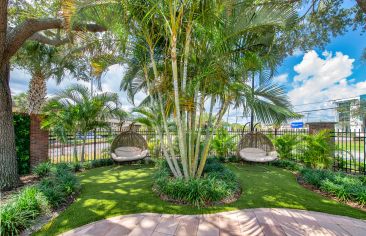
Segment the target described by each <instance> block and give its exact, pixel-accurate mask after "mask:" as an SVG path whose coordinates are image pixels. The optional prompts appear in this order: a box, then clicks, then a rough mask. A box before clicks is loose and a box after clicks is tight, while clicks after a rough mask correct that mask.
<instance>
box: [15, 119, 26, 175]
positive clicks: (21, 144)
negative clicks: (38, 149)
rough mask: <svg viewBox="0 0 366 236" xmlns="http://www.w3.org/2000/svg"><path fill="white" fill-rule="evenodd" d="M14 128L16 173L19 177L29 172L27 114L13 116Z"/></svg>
mask: <svg viewBox="0 0 366 236" xmlns="http://www.w3.org/2000/svg"><path fill="white" fill-rule="evenodd" d="M13 117H14V118H13V120H14V127H15V146H16V152H17V160H18V172H19V174H21V175H24V174H29V172H30V157H29V156H30V117H29V115H27V114H19V113H15V114H14V115H13Z"/></svg>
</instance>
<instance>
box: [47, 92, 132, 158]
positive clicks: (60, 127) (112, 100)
mask: <svg viewBox="0 0 366 236" xmlns="http://www.w3.org/2000/svg"><path fill="white" fill-rule="evenodd" d="M119 105H120V103H119V100H118V95H117V94H116V93H109V92H104V93H98V94H94V95H93V96H92V95H91V91H90V90H89V89H88V88H87V87H85V86H82V85H72V86H70V87H68V88H66V89H65V90H63V91H61V92H60V93H59V94H58V95H57V96H55V97H53V98H52V99H51V100H50V101H49V102H48V103H47V104H46V105H45V106H44V108H43V112H44V114H45V117H44V119H43V121H42V127H43V128H48V129H50V130H52V131H53V132H54V133H55V134H56V136H57V138H58V139H59V140H61V142H62V141H65V139H66V138H67V135H68V134H72V135H74V137H75V136H76V134H77V133H80V134H81V135H82V136H83V143H82V150H81V161H82V162H83V161H84V156H85V153H84V149H85V142H86V135H87V133H88V132H90V131H92V130H94V129H96V128H98V127H99V128H100V127H101V128H109V127H110V126H109V123H108V120H109V119H111V118H121V119H122V118H123V117H124V115H125V114H126V113H125V112H123V111H121V109H120V108H119ZM74 150H75V151H76V139H74ZM74 158H75V159H76V158H77V157H76V156H74Z"/></svg>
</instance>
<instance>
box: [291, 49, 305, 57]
mask: <svg viewBox="0 0 366 236" xmlns="http://www.w3.org/2000/svg"><path fill="white" fill-rule="evenodd" d="M302 55H304V51H302V50H301V49H299V48H296V49H295V50H294V51H293V52H292V56H294V57H299V56H302Z"/></svg>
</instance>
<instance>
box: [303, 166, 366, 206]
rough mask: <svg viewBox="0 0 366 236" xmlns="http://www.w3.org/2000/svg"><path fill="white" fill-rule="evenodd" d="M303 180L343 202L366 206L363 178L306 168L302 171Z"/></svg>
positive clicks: (365, 187) (365, 190)
mask: <svg viewBox="0 0 366 236" xmlns="http://www.w3.org/2000/svg"><path fill="white" fill-rule="evenodd" d="M300 173H301V176H302V178H303V180H304V181H305V182H306V183H309V184H312V185H314V186H316V187H317V188H319V189H321V190H323V191H325V192H328V193H331V194H332V195H334V196H336V197H337V198H339V199H340V200H342V201H348V200H352V201H356V202H358V203H359V204H360V205H365V204H366V185H365V182H363V180H364V178H363V177H358V176H352V175H347V174H344V173H341V172H331V171H329V170H319V169H310V168H305V169H302V170H301V171H300Z"/></svg>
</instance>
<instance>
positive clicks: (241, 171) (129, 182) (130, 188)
mask: <svg viewBox="0 0 366 236" xmlns="http://www.w3.org/2000/svg"><path fill="white" fill-rule="evenodd" d="M228 166H229V167H230V168H231V169H232V170H233V171H235V173H236V174H237V175H238V176H239V178H240V181H241V186H242V188H243V194H242V195H241V197H240V199H239V200H238V201H236V202H235V203H232V204H229V205H224V206H215V207H210V208H204V209H196V208H194V207H190V206H178V205H174V204H170V203H167V202H164V201H161V200H160V199H159V198H158V197H156V196H155V195H154V193H153V192H152V191H151V185H152V175H153V173H154V168H153V167H149V166H137V165H135V166H114V167H102V168H97V169H93V170H90V171H87V172H84V173H82V174H80V180H81V183H82V186H83V190H82V193H81V194H80V196H79V198H78V199H77V200H76V202H74V203H73V204H72V205H71V206H70V207H68V208H67V209H66V210H65V211H64V212H62V213H61V214H60V215H59V216H58V217H57V218H56V219H54V220H53V221H52V222H50V223H49V224H47V225H46V226H45V227H43V229H42V230H41V231H40V232H38V233H36V235H57V234H59V233H62V232H65V231H68V230H70V229H73V228H75V227H78V226H81V225H84V224H87V223H89V222H93V221H97V220H100V219H105V218H108V217H112V216H116V215H123V214H132V213H142V212H156V213H168V214H200V213H215V212H220V211H230V210H236V209H243V208H257V207H285V208H296V209H306V210H312V211H321V212H326V213H331V214H338V215H345V216H351V217H355V218H361V219H366V213H365V212H362V211H360V210H357V209H353V208H351V207H349V206H346V205H343V204H339V203H337V202H335V201H332V200H328V199H325V198H323V197H322V196H320V195H318V194H316V193H313V192H311V191H309V190H307V189H304V188H303V187H301V186H300V185H299V184H298V183H297V182H296V180H295V177H294V176H293V174H292V173H290V172H288V171H286V170H282V169H279V168H276V167H271V166H266V165H241V164H229V165H228ZM266 169H267V170H268V171H265V170H266Z"/></svg>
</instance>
